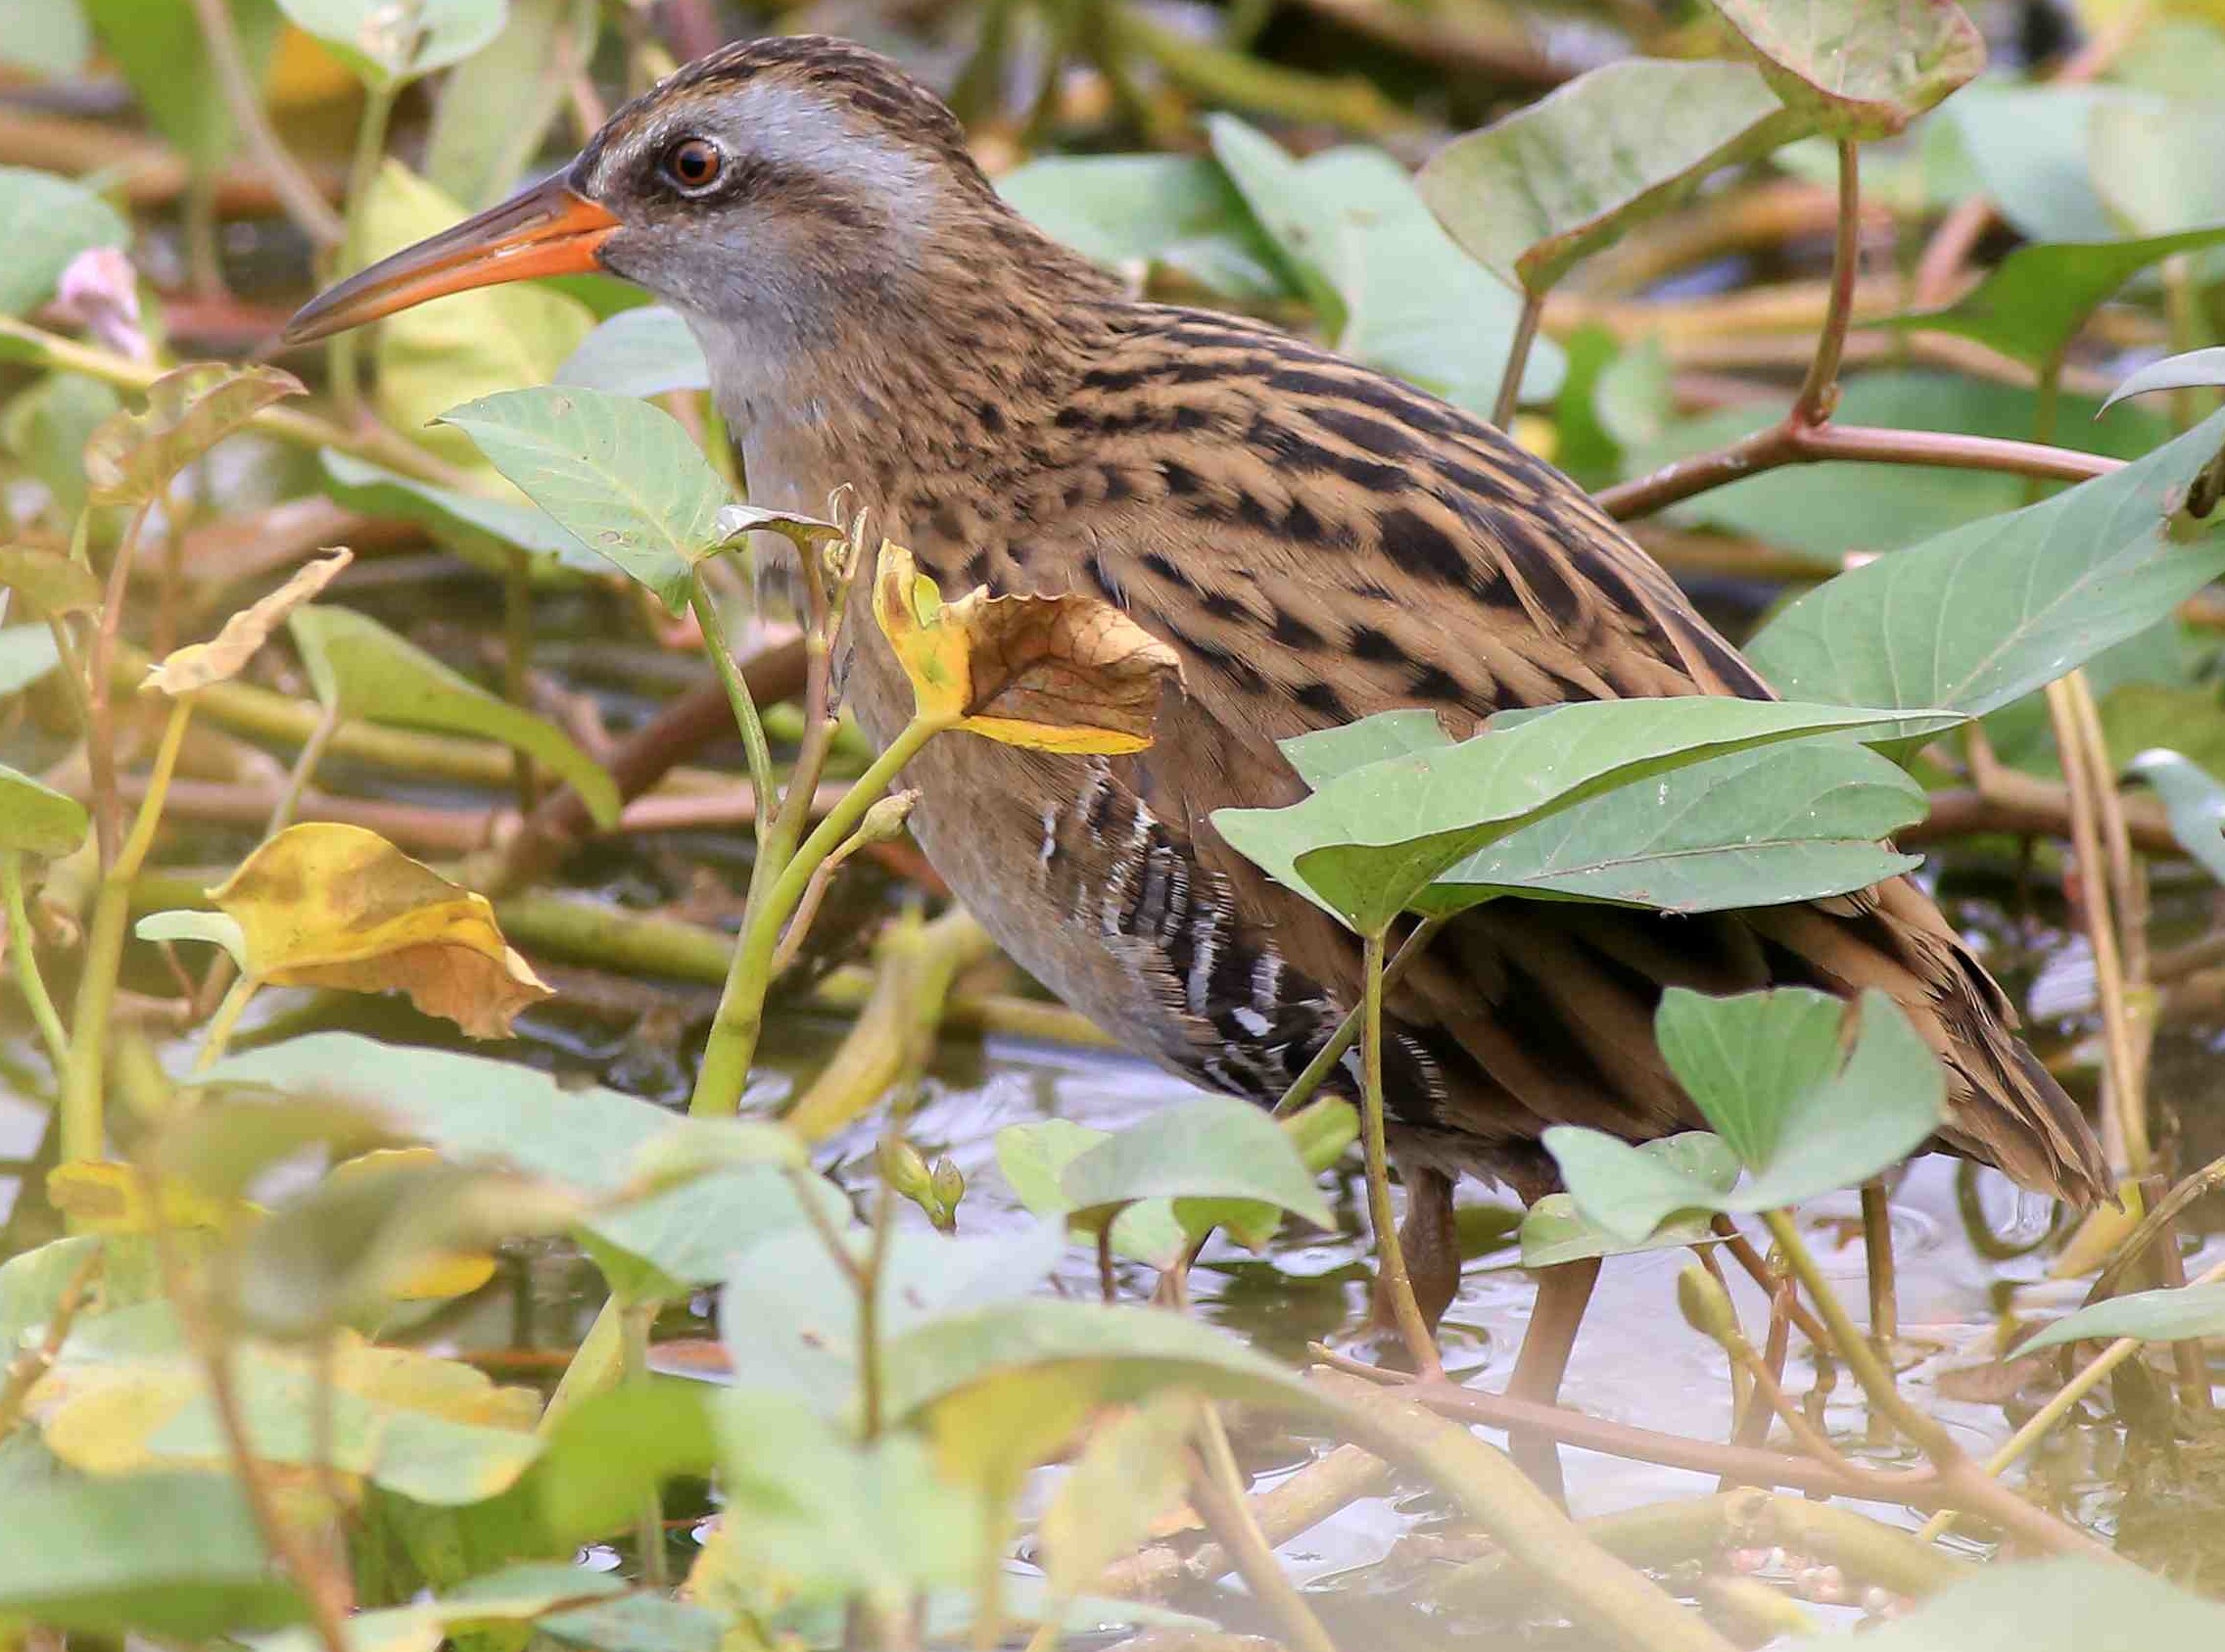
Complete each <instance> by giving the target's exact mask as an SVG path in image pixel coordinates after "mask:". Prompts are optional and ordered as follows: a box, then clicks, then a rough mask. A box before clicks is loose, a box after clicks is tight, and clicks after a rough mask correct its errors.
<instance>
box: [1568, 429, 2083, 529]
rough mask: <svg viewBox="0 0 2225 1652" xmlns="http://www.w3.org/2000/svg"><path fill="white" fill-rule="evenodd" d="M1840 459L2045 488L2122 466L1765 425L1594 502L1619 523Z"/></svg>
mask: <svg viewBox="0 0 2225 1652" xmlns="http://www.w3.org/2000/svg"><path fill="white" fill-rule="evenodd" d="M1825 459H1839V460H1846V461H1850V462H1859V463H1864V464H1909V465H1926V466H1931V467H1934V468H1938V469H1945V470H1990V471H2003V472H2007V473H2008V474H2010V475H2012V476H2037V477H2042V478H2045V479H2046V480H2048V481H2051V482H2090V481H2092V480H2093V479H2094V478H2095V477H2097V476H2107V475H2108V474H2109V472H2111V471H2113V470H2116V469H2118V468H2120V467H2121V466H2122V465H2123V463H2124V461H2123V460H2122V459H2112V458H2108V457H2106V456H2104V455H2103V454H2100V453H2081V452H2078V451H2076V450H2075V449H2073V448H2046V447H2042V446H2041V445H2040V444H2038V443H2036V442H2012V441H2005V440H2001V439H1998V438H1995V437H1990V436H1965V435H1962V434H1961V433H1959V432H1951V431H1938V430H1890V429H1883V428H1879V427H1877V426H1872V425H1841V424H1824V425H1817V426H1812V427H1809V426H1803V427H1795V426H1793V425H1790V424H1788V423H1780V424H1774V425H1771V426H1770V427H1769V428H1768V429H1767V430H1758V431H1756V432H1755V433H1754V434H1753V435H1751V436H1748V437H1745V438H1743V439H1742V440H1740V441H1737V442H1733V443H1731V444H1730V445H1729V446H1728V447H1727V448H1716V449H1715V450H1714V451H1713V452H1708V453H1699V454H1695V455H1694V456H1692V457H1691V458H1688V459H1679V460H1678V461H1677V462H1676V463H1675V464H1669V465H1664V466H1662V467H1661V468H1660V469H1659V470H1657V471H1654V472H1653V473H1652V474H1650V475H1647V476H1639V477H1634V478H1633V479H1632V480H1631V481H1628V482H1623V483H1618V484H1617V485H1616V486H1614V487H1612V488H1607V489H1603V490H1602V491H1601V492H1599V493H1598V494H1596V495H1594V496H1593V497H1594V499H1595V500H1596V501H1597V503H1598V505H1599V508H1600V509H1602V510H1604V511H1605V512H1606V513H1607V514H1608V515H1609V516H1612V517H1614V518H1615V519H1616V520H1617V521H1618V522H1628V521H1630V520H1632V519H1633V517H1639V516H1650V515H1652V514H1653V513H1654V512H1655V511H1657V510H1666V509H1667V508H1668V507H1669V506H1671V505H1673V504H1677V503H1679V502H1681V500H1684V499H1688V498H1690V497H1692V496H1694V495H1696V494H1704V493H1706V492H1708V491H1709V490H1710V489H1712V488H1721V487H1724V486H1726V485H1728V484H1729V483H1732V482H1737V481H1742V480H1743V479H1744V478H1746V477H1749V476H1758V475H1760V474H1761V473H1762V472H1763V471H1766V470H1775V469H1778V468H1779V467H1780V466H1783V465H1788V464H1814V463H1817V462H1819V461H1821V460H1825Z"/></svg>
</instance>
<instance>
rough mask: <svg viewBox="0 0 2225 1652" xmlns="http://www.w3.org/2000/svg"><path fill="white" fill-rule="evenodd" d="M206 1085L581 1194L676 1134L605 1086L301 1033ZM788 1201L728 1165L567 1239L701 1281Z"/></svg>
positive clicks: (752, 1169) (238, 1061)
mask: <svg viewBox="0 0 2225 1652" xmlns="http://www.w3.org/2000/svg"><path fill="white" fill-rule="evenodd" d="M208 1082H209V1083H211V1084H213V1085H237V1086H255V1087H261V1088H266V1089H271V1090H276V1091H279V1092H282V1093H284V1094H287V1095H294V1096H310V1097H315V1096H323V1097H329V1098H333V1099H336V1100H341V1101H349V1102H354V1103H356V1104H358V1105H360V1106H364V1107H369V1108H373V1109H378V1110H379V1111H381V1112H383V1113H385V1114H387V1115H388V1116H389V1117H390V1118H392V1119H393V1120H394V1121H395V1123H396V1126H397V1129H398V1133H402V1134H405V1135H410V1136H414V1137H416V1138H418V1139H420V1140H422V1141H425V1142H427V1143H429V1144H431V1145H432V1146H434V1147H437V1148H439V1149H440V1150H441V1151H442V1152H443V1153H444V1154H445V1155H447V1156H450V1157H451V1158H454V1159H455V1160H457V1161H458V1162H461V1163H485V1162H489V1161H493V1162H496V1163H500V1164H507V1165H510V1166H512V1167H514V1168H516V1169H519V1170H523V1171H526V1172H527V1173H529V1174H531V1175H535V1176H539V1177H542V1178H544V1179H546V1180H548V1181H552V1182H558V1183H561V1184H564V1185H565V1186H568V1187H572V1188H576V1189H579V1190H581V1191H582V1192H586V1193H590V1194H613V1195H615V1194H620V1193H626V1192H631V1191H634V1188H635V1181H636V1176H637V1171H636V1165H637V1163H638V1162H639V1161H640V1160H642V1159H643V1158H646V1157H649V1156H651V1155H652V1154H653V1152H654V1151H655V1150H654V1148H653V1147H652V1144H654V1143H657V1142H658V1141H659V1140H660V1139H661V1138H664V1137H666V1136H668V1135H670V1134H671V1133H672V1132H674V1131H675V1130H679V1129H683V1128H686V1121H683V1120H680V1119H676V1118H674V1117H673V1116H672V1114H670V1113H669V1112H667V1111H665V1109H662V1108H660V1107H657V1106H655V1105H654V1104H652V1103H649V1102H643V1101H638V1100H636V1099H635V1098H633V1097H631V1096H622V1095H619V1094H618V1093H617V1092H615V1091H611V1090H602V1089H595V1088H586V1089H577V1090H574V1089H567V1088H565V1087H564V1086H562V1085H560V1084H558V1083H557V1082H556V1080H555V1079H554V1078H553V1077H551V1076H550V1075H549V1074H547V1073H544V1072H537V1071H535V1070H533V1069H532V1068H530V1067H524V1066H520V1065H518V1064H516V1063H515V1062H499V1061H495V1060H493V1059H491V1058H488V1057H484V1056H470V1055H464V1054H462V1053H460V1052H456V1051H448V1050H422V1049H411V1048H407V1047H404V1046H400V1045H390V1044H381V1043H378V1042H377V1041H375V1040H373V1039H368V1038H362V1037H359V1036H357V1035H355V1034H354V1033H338V1032H322V1033H312V1034H311V1035H309V1036H308V1037H307V1038H296V1039H290V1040H288V1041H286V1042H285V1043H282V1044H272V1045H267V1046H265V1047H264V1048H262V1049H260V1050H256V1051H252V1052H249V1053H248V1054H245V1055H238V1056H232V1057H229V1058H227V1059H226V1060H225V1061H224V1062H220V1063H219V1064H218V1065H217V1066H216V1068H215V1069H214V1070H213V1072H212V1073H211V1074H210V1075H209V1079H208ZM808 1185H809V1186H810V1187H811V1188H812V1190H813V1191H812V1197H813V1198H814V1199H815V1200H817V1201H819V1202H820V1204H821V1205H822V1208H823V1210H825V1211H826V1212H828V1214H829V1217H830V1219H836V1220H838V1219H840V1217H841V1215H842V1213H843V1212H845V1211H846V1209H847V1205H846V1204H845V1203H844V1202H843V1200H842V1199H841V1196H840V1195H839V1194H838V1193H837V1192H836V1191H835V1190H834V1189H833V1188H831V1187H829V1186H828V1185H827V1184H826V1183H824V1182H820V1181H818V1180H817V1179H816V1178H815V1179H813V1180H812V1181H811V1182H810V1183H809V1184H808ZM796 1198H797V1196H796V1192H795V1188H794V1186H793V1184H792V1183H791V1182H790V1180H789V1177H788V1175H787V1174H786V1173H785V1172H784V1171H782V1170H781V1169H780V1168H779V1167H777V1166H775V1165H772V1164H744V1165H737V1166H735V1167H734V1168H733V1169H727V1170H720V1171H717V1172H715V1173H712V1174H708V1175H704V1176H700V1177H696V1178H694V1179H692V1180H690V1181H688V1182H687V1183H686V1185H684V1186H681V1187H675V1188H669V1189H667V1190H666V1191H663V1192H659V1193H656V1194H654V1195H653V1196H651V1197H646V1198H642V1199H639V1200H638V1201H636V1202H634V1203H631V1204H625V1205H624V1206H622V1207H619V1208H615V1209H609V1210H605V1211H601V1212H598V1213H597V1214H595V1215H592V1216H591V1217H589V1218H587V1219H586V1220H585V1221H584V1222H583V1223H582V1224H581V1225H580V1229H579V1231H580V1233H581V1234H582V1235H583V1236H585V1237H586V1238H588V1239H590V1240H592V1241H593V1242H594V1243H595V1244H597V1245H599V1246H602V1247H607V1248H608V1249H610V1250H611V1251H617V1252H621V1253H623V1254H624V1255H626V1256H629V1257H633V1258H636V1259H637V1260H638V1261H639V1263H640V1264H642V1265H646V1266H652V1267H655V1268H656V1269H658V1270H660V1271H661V1272H662V1273H664V1274H665V1275H667V1276H669V1277H670V1278H672V1279H675V1280H678V1281H680V1282H682V1283H683V1284H684V1285H688V1286H694V1285H709V1284H714V1283H716V1282H717V1281H718V1280H719V1279H721V1278H722V1277H724V1275H725V1273H726V1271H727V1269H728V1267H729V1265H730V1264H731V1263H732V1262H733V1260H734V1257H735V1256H736V1255H737V1254H739V1253H740V1252H741V1251H744V1250H746V1249H747V1248H748V1247H749V1246H750V1245H751V1244H753V1243H754V1242H755V1241H756V1240H757V1239H758V1238H759V1237H760V1236H762V1235H764V1234H767V1233H772V1232H775V1231H777V1230H779V1229H781V1228H782V1227H785V1226H788V1225H790V1224H792V1223H797V1222H801V1221H803V1220H804V1219H805V1218H804V1212H803V1209H802V1207H801V1206H800V1205H799V1204H797V1203H796Z"/></svg>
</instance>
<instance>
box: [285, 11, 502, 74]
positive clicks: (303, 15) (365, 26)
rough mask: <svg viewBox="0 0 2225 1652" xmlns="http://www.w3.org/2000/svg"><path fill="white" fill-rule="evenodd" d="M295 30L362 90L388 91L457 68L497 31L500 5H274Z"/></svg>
mask: <svg viewBox="0 0 2225 1652" xmlns="http://www.w3.org/2000/svg"><path fill="white" fill-rule="evenodd" d="M278 4H279V6H280V8H281V9H282V10H283V11H284V12H285V14H286V16H287V17H289V18H291V19H292V20H293V21H294V23H295V24H296V26H298V27H299V28H301V29H303V30H304V31H305V32H307V33H309V34H313V35H315V36H316V37H317V38H318V39H319V40H322V41H323V42H324V43H325V44H326V45H327V46H329V47H331V48H332V52H333V55H334V56H335V57H337V58H339V59H340V61H341V62H342V63H344V64H346V65H347V66H348V67H349V68H350V69H351V70H353V71H355V75H356V76H357V78H359V79H360V80H361V81H362V82H363V84H364V85H366V86H369V87H371V88H373V89H374V90H382V91H392V90H394V89H395V88H397V87H400V86H402V85H404V84H406V83H407V82H409V81H411V80H414V79H416V78H417V76H419V75H420V74H430V73H432V72H433V71H435V70H436V69H446V68H448V67H449V66H450V64H454V63H461V62H462V61H463V60H464V59H465V58H467V57H469V56H471V54H472V53H474V52H476V51H478V50H479V49H480V48H481V47H482V46H485V45H486V44H487V43H488V42H489V41H491V40H493V39H494V38H495V36H496V35H497V34H499V33H500V32H501V31H502V24H503V22H504V20H505V19H506V18H507V16H508V12H509V8H508V7H507V6H506V5H505V4H504V3H503V0H417V3H416V4H415V5H412V6H399V7H398V6H394V5H391V4H386V3H384V0H278Z"/></svg>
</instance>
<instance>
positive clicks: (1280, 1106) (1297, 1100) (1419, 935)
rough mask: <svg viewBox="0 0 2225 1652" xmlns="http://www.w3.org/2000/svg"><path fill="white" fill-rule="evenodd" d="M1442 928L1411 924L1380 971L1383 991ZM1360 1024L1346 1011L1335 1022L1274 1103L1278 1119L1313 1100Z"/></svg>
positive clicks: (1436, 923) (1434, 923) (1438, 923)
mask: <svg viewBox="0 0 2225 1652" xmlns="http://www.w3.org/2000/svg"><path fill="white" fill-rule="evenodd" d="M1442 928H1444V919H1442V918H1425V919H1423V920H1421V921H1420V922H1419V923H1417V924H1415V925H1414V932H1413V933H1412V934H1410V935H1408V936H1407V937H1406V938H1405V939H1404V940H1403V941H1401V942H1400V943H1399V945H1398V952H1397V957H1395V958H1393V959H1392V960H1391V968H1388V969H1386V970H1384V971H1383V985H1384V987H1385V989H1386V990H1388V989H1389V988H1391V987H1395V986H1397V984H1398V978H1399V976H1401V975H1403V974H1404V973H1405V972H1406V969H1407V968H1408V966H1410V965H1411V964H1412V963H1413V962H1414V960H1415V959H1417V958H1419V957H1421V955H1422V954H1423V953H1424V952H1427V951H1428V950H1429V944H1430V942H1432V941H1434V940H1435V939H1437V932H1438V931H1439V930H1440V929H1442ZM1359 1025H1360V1012H1359V1010H1357V1009H1354V1010H1350V1011H1348V1012H1347V1013H1346V1015H1345V1018H1344V1020H1343V1021H1341V1022H1340V1023H1338V1026H1337V1030H1336V1031H1335V1032H1333V1033H1331V1034H1330V1035H1329V1042H1328V1043H1326V1044H1324V1045H1322V1046H1321V1048H1320V1049H1318V1050H1316V1051H1315V1052H1314V1053H1313V1060H1311V1061H1310V1062H1306V1063H1305V1070H1304V1071H1303V1072H1302V1073H1300V1074H1299V1075H1298V1076H1297V1077H1296V1078H1294V1079H1292V1080H1291V1081H1290V1088H1289V1089H1288V1090H1285V1091H1284V1092H1283V1094H1282V1100H1280V1101H1279V1102H1277V1103H1276V1104H1275V1116H1276V1117H1277V1118H1288V1117H1289V1116H1290V1115H1291V1114H1292V1113H1294V1112H1296V1111H1297V1110H1298V1109H1300V1108H1302V1107H1303V1106H1305V1104H1306V1103H1307V1102H1309V1101H1311V1100H1312V1099H1313V1092H1314V1091H1316V1090H1318V1089H1320V1088H1321V1082H1322V1080H1323V1079H1325V1078H1327V1077H1328V1076H1329V1074H1330V1073H1331V1072H1332V1071H1334V1070H1335V1068H1336V1065H1337V1063H1338V1062H1341V1061H1343V1060H1344V1059H1345V1052H1346V1051H1347V1050H1349V1049H1350V1048H1351V1047H1352V1045H1353V1044H1354V1043H1355V1042H1356V1041H1357V1040H1358V1038H1359Z"/></svg>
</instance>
